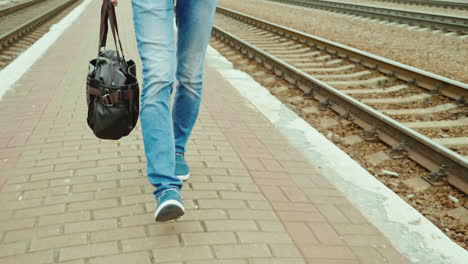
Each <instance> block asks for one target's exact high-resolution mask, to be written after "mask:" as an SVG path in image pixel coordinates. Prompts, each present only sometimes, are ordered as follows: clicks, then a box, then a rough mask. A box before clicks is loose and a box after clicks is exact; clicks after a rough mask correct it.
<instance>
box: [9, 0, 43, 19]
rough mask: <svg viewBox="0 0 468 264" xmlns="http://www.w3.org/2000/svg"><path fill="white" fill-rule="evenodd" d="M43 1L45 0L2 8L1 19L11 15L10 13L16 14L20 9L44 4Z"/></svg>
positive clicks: (35, 0) (32, 0) (34, 0)
mask: <svg viewBox="0 0 468 264" xmlns="http://www.w3.org/2000/svg"><path fill="white" fill-rule="evenodd" d="M43 1H44V0H31V1H27V2H22V3H19V4H16V5H13V6H7V7H4V8H0V17H2V16H4V15H7V14H10V13H13V12H16V11H18V10H20V9H23V8H25V7H28V6H31V5H35V4H38V3H40V2H43Z"/></svg>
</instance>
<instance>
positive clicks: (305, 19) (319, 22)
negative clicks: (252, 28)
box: [219, 0, 468, 83]
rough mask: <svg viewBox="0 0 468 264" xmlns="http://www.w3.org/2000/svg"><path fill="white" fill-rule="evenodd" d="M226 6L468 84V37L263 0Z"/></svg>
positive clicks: (224, 1) (223, 0)
mask: <svg viewBox="0 0 468 264" xmlns="http://www.w3.org/2000/svg"><path fill="white" fill-rule="evenodd" d="M219 4H220V5H221V6H223V7H227V8H231V9H234V10H237V11H240V12H243V13H246V14H249V15H253V16H256V17H259V18H262V19H265V20H268V21H272V22H275V23H278V24H281V25H284V26H287V27H290V28H294V29H297V30H300V31H304V32H307V33H309V34H312V35H316V36H319V37H322V38H326V39H329V40H332V41H336V42H339V43H341V44H345V45H348V46H351V47H354V48H357V49H360V50H364V51H367V52H370V53H373V54H376V55H379V56H382V57H385V58H388V59H392V60H395V61H397V62H401V63H404V64H408V65H410V66H413V67H416V68H420V69H422V70H425V71H429V72H433V73H435V74H439V75H442V76H444V77H447V78H451V79H455V80H457V81H460V82H464V83H468V63H466V62H467V61H468V39H460V38H455V37H448V36H444V35H441V34H433V33H431V32H418V31H414V30H408V29H405V28H400V27H397V26H389V25H382V24H377V23H372V22H364V21H359V20H355V19H351V18H348V17H345V16H343V15H338V14H337V15H335V14H330V13H325V12H323V11H318V10H314V9H310V8H304V7H296V6H291V5H286V4H282V3H276V2H270V1H261V0H235V1H234V0H220V1H219Z"/></svg>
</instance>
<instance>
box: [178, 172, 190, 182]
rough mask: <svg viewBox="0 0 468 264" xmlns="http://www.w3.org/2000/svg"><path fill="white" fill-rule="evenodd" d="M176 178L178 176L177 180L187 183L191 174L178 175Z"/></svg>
mask: <svg viewBox="0 0 468 264" xmlns="http://www.w3.org/2000/svg"><path fill="white" fill-rule="evenodd" d="M176 176H177V178H179V179H181V180H183V181H186V180H188V179H189V178H190V172H189V173H188V174H186V175H176Z"/></svg>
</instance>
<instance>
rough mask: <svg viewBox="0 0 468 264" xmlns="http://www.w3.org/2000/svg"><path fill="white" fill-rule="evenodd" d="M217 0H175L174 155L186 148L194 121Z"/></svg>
mask: <svg viewBox="0 0 468 264" xmlns="http://www.w3.org/2000/svg"><path fill="white" fill-rule="evenodd" d="M217 2H218V1H217V0H177V6H176V22H177V73H176V78H177V81H178V84H177V91H176V94H175V98H174V107H173V109H172V118H173V120H174V136H175V149H176V152H181V153H184V152H185V146H186V144H187V141H188V138H189V136H190V134H191V132H192V128H193V126H194V125H195V122H196V120H197V116H198V112H199V109H200V100H201V95H202V88H203V63H204V60H205V53H206V49H207V46H208V42H209V40H210V35H211V28H212V25H213V19H214V15H215V11H216V4H217Z"/></svg>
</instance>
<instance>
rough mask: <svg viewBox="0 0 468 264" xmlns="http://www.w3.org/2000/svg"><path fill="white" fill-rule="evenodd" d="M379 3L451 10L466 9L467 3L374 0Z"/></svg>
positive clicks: (426, 0)
mask: <svg viewBox="0 0 468 264" xmlns="http://www.w3.org/2000/svg"><path fill="white" fill-rule="evenodd" d="M374 1H380V2H390V3H398V4H412V5H421V6H435V7H444V8H453V9H468V3H462V2H449V1H437V0H374Z"/></svg>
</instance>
